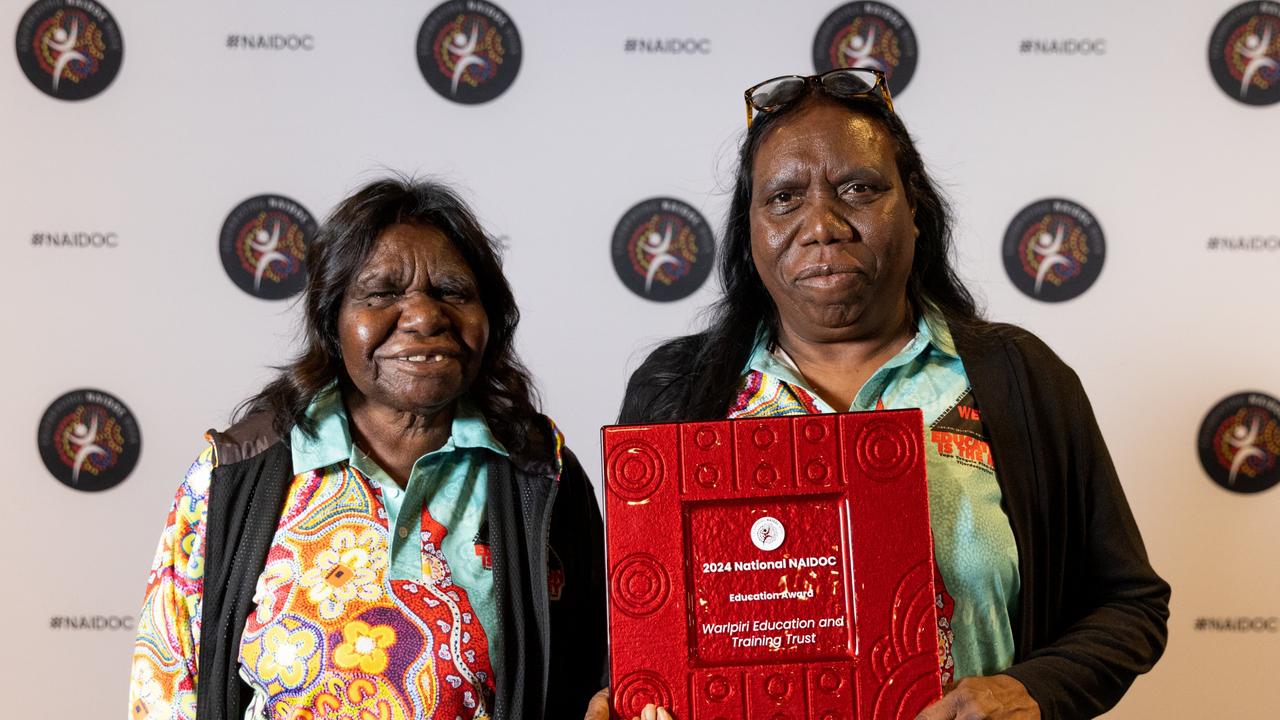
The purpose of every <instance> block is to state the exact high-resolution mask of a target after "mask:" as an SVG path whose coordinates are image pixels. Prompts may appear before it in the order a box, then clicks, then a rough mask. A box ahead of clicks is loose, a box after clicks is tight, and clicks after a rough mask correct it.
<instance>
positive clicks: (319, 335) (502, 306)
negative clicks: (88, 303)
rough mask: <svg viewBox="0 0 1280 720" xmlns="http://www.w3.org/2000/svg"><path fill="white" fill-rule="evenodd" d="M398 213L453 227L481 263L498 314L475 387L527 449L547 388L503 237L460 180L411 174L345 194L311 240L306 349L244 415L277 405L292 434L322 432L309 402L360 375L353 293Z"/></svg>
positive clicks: (475, 394) (487, 302) (485, 300)
mask: <svg viewBox="0 0 1280 720" xmlns="http://www.w3.org/2000/svg"><path fill="white" fill-rule="evenodd" d="M398 223H407V224H415V225H425V226H430V227H433V228H435V229H437V230H439V231H440V232H442V233H444V235H445V237H447V238H448V239H449V241H450V242H452V243H453V245H454V247H455V248H457V250H458V252H459V253H460V254H461V255H462V257H463V259H465V260H466V262H467V265H469V266H470V267H471V271H472V272H473V273H475V276H476V282H477V284H478V285H479V288H480V301H481V304H482V305H483V306H484V311H485V314H486V315H488V318H489V341H488V344H487V345H486V346H485V351H484V357H483V359H482V360H481V364H480V372H479V375H478V376H477V377H476V380H475V382H474V383H473V384H472V385H471V388H470V389H469V391H468V393H469V396H470V397H471V399H472V401H473V402H475V404H476V406H477V407H478V409H479V410H480V412H481V413H482V414H483V415H484V418H485V420H486V421H487V422H488V424H489V427H490V429H491V430H492V431H493V434H494V436H495V437H497V439H498V440H499V441H500V442H502V444H503V445H504V446H505V447H506V448H507V450H508V452H512V453H515V452H517V451H518V450H520V449H522V448H523V447H524V445H525V443H526V440H527V439H528V438H527V437H526V434H527V433H528V432H529V430H530V428H531V427H533V423H534V422H535V418H536V417H537V415H538V411H537V409H536V407H537V397H536V391H535V390H534V388H533V383H532V381H531V380H530V378H529V372H528V370H526V369H525V367H524V365H523V364H522V363H521V362H520V359H519V358H518V357H517V356H516V352H515V348H514V346H513V341H514V338H515V330H516V324H517V323H518V322H519V321H520V311H519V310H518V309H517V308H516V301H515V297H514V296H513V295H512V293H511V286H510V285H508V284H507V279H506V277H505V276H504V275H503V274H502V264H501V260H500V259H499V256H498V251H497V249H496V245H495V243H494V241H493V239H491V238H490V237H489V236H488V235H487V234H486V233H485V231H484V230H483V229H482V228H481V227H480V224H479V222H477V221H476V218H475V215H474V214H473V213H472V212H471V210H470V208H468V207H467V205H466V203H464V202H463V201H462V200H461V199H460V198H459V197H458V195H457V194H456V193H455V192H454V191H453V190H451V189H449V188H448V187H446V186H444V185H442V184H440V183H437V182H431V181H423V180H413V179H409V178H403V177H393V178H387V179H384V180H378V181H375V182H372V183H370V184H368V185H366V186H364V187H363V188H361V189H360V190H358V191H356V193H355V194H353V195H351V196H350V197H348V198H347V199H345V200H343V201H342V202H341V203H339V204H338V206H337V208H335V209H334V211H333V213H332V214H331V215H330V216H329V218H328V220H326V221H325V224H324V226H323V227H322V228H321V229H320V233H319V235H318V236H317V237H316V240H315V242H313V243H312V244H311V245H310V247H308V248H307V286H306V290H305V294H304V295H303V301H304V305H305V315H304V316H303V348H302V351H301V352H300V353H299V354H298V356H297V357H296V358H295V359H294V360H293V362H291V363H289V364H288V365H285V366H283V367H281V368H279V370H280V374H279V376H277V377H276V379H275V380H273V381H272V382H271V383H269V384H268V385H267V386H266V387H264V388H263V389H262V390H261V391H260V392H259V393H258V394H257V395H255V396H253V397H251V398H249V399H248V400H246V401H245V402H244V403H243V404H241V406H240V408H239V409H238V410H237V415H238V416H244V415H249V414H252V413H258V412H266V413H270V414H271V415H272V417H273V424H274V427H275V429H276V431H277V432H279V433H280V434H281V435H282V436H284V437H286V438H287V437H288V433H289V431H290V430H291V429H292V428H293V427H295V426H297V427H299V428H301V429H302V430H303V431H304V432H306V433H308V434H314V432H315V425H314V423H313V422H312V421H311V420H310V419H309V418H307V416H306V409H307V407H308V406H309V405H310V404H311V402H312V400H314V399H315V397H316V395H317V394H318V393H319V392H320V391H321V390H323V389H324V388H325V387H326V386H328V385H329V383H331V382H333V381H334V380H338V381H339V383H344V382H350V378H349V377H348V376H347V372H346V368H345V366H344V365H343V362H342V355H341V352H340V349H339V342H338V311H339V309H340V308H341V306H342V299H343V296H344V295H345V293H346V290H347V287H348V286H349V285H350V284H351V281H352V279H353V278H354V277H355V276H356V274H357V273H359V272H360V269H361V268H362V267H364V264H365V261H366V260H367V259H368V257H369V255H370V253H371V252H372V251H373V248H374V245H375V243H376V242H377V240H378V236H379V235H381V234H382V231H383V230H385V229H387V228H388V227H390V226H392V225H395V224H398Z"/></svg>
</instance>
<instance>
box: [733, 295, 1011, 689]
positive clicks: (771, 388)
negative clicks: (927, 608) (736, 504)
mask: <svg viewBox="0 0 1280 720" xmlns="http://www.w3.org/2000/svg"><path fill="white" fill-rule="evenodd" d="M772 345H773V342H772V339H771V338H769V337H768V336H767V335H765V334H764V333H761V335H760V337H759V338H758V339H757V341H756V346H755V348H754V350H753V351H752V353H751V357H750V359H749V360H748V362H747V366H746V367H745V368H744V369H743V382H742V388H741V392H740V393H739V396H738V399H737V401H736V402H735V403H734V406H733V408H732V409H731V410H730V413H729V415H730V417H760V416H775V415H795V414H800V413H826V412H835V409H834V408H832V407H831V405H830V404H828V403H827V402H826V401H824V400H823V399H822V398H821V397H820V396H819V395H818V393H817V392H815V391H813V390H812V389H811V387H812V386H811V384H810V383H809V382H808V381H807V380H805V378H804V375H803V374H802V373H801V372H800V370H799V369H798V368H797V367H796V365H795V363H794V362H793V361H792V360H791V358H790V357H788V356H787V354H786V353H785V352H784V351H783V350H782V349H781V348H780V347H771V346H772ZM878 407H884V408H887V409H891V410H892V409H901V408H920V409H921V411H922V413H923V415H924V425H925V427H924V434H925V443H924V444H925V465H926V468H927V472H928V482H929V514H930V525H931V526H932V529H933V538H934V551H935V552H934V557H935V560H936V562H937V565H938V572H939V575H940V576H941V580H942V585H943V586H944V587H942V588H940V589H939V615H940V616H941V617H940V619H939V643H940V653H939V656H940V660H939V662H940V664H941V665H942V671H943V675H944V679H958V678H962V677H966V676H971V675H986V674H990V673H993V672H998V671H1000V670H1003V669H1004V668H1006V667H1008V666H1009V665H1010V664H1012V662H1013V651H1014V644H1013V627H1012V624H1011V620H1010V618H1011V617H1012V615H1013V613H1014V611H1015V610H1016V606H1017V600H1018V588H1019V583H1020V579H1019V577H1018V550H1017V544H1016V541H1015V540H1014V537H1013V529H1012V528H1011V527H1010V525H1009V518H1008V516H1007V515H1005V512H1004V509H1003V508H1002V507H1001V504H1000V501H1001V491H1000V485H999V483H998V482H997V481H996V471H995V467H994V465H993V463H992V461H991V452H990V448H989V447H988V445H987V436H986V429H985V427H984V426H983V425H982V421H981V410H980V408H978V406H977V402H976V400H975V398H974V396H973V392H972V388H971V386H970V383H969V376H968V374H967V373H966V372H965V369H964V363H963V362H962V361H961V359H960V355H959V354H958V353H957V352H956V348H955V343H954V342H953V340H952V337H951V332H950V330H949V329H948V328H947V324H946V321H945V320H943V319H942V318H941V317H939V316H936V315H932V314H928V313H926V314H925V315H924V316H922V317H921V318H920V320H919V321H918V322H917V323H916V334H915V337H913V338H912V339H911V341H910V342H908V343H907V345H906V346H905V347H904V348H902V350H900V351H899V352H898V353H897V354H896V355H894V356H893V357H892V358H890V359H889V361H888V362H886V363H885V364H884V365H882V366H881V367H880V368H879V369H877V370H876V371H875V373H873V374H872V376H871V377H870V378H869V379H868V380H867V381H866V383H865V384H863V386H862V387H861V388H860V389H859V390H858V392H857V394H856V395H855V396H854V398H853V402H852V403H851V404H850V405H849V407H848V408H846V409H847V410H851V411H858V410H875V409H877V408H878Z"/></svg>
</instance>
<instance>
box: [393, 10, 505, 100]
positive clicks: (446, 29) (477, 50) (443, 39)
mask: <svg viewBox="0 0 1280 720" xmlns="http://www.w3.org/2000/svg"><path fill="white" fill-rule="evenodd" d="M521 53H522V50H521V46H520V31H518V30H517V29H516V24H515V23H514V22H512V21H511V16H509V15H507V13H505V12H504V11H503V10H502V8H500V7H498V6H497V5H494V4H493V3H488V2H484V0H453V1H452V2H447V3H444V4H443V5H440V6H439V7H437V8H436V9H435V10H432V11H431V14H430V15H428V16H427V19H426V20H424V21H423V22H422V28H421V29H420V30H418V69H419V70H421V71H422V77H424V78H426V80H427V84H428V85H430V86H431V89H432V90H435V91H436V92H438V93H440V94H441V95H443V96H444V97H445V98H447V99H449V100H452V101H454V102H458V103H462V104H464V105H475V104H478V103H483V102H489V101H490V100H492V99H494V98H496V97H498V96H499V95H501V94H502V93H504V92H506V91H507V88H509V87H511V83H513V82H515V79H516V74H517V73H519V72H520V57H521Z"/></svg>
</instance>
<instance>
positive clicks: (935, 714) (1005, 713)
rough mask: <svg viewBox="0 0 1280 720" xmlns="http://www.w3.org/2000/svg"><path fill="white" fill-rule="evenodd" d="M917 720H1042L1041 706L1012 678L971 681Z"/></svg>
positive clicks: (949, 691)
mask: <svg viewBox="0 0 1280 720" xmlns="http://www.w3.org/2000/svg"><path fill="white" fill-rule="evenodd" d="M916 720H1040V706H1039V705H1037V704H1036V701H1035V700H1032V699H1031V696H1030V695H1028V694H1027V688H1026V687H1025V686H1023V684H1022V683H1020V682H1018V681H1017V680H1016V679H1014V678H1013V677H1011V676H1009V675H988V676H984V677H968V678H965V679H963V680H961V681H960V682H958V683H956V684H955V685H954V686H952V687H951V688H950V689H949V690H948V691H947V693H946V694H945V695H943V696H942V699H941V700H939V701H938V702H936V703H934V704H932V705H930V706H929V707H927V708H925V710H924V712H922V713H920V714H919V715H917V716H916Z"/></svg>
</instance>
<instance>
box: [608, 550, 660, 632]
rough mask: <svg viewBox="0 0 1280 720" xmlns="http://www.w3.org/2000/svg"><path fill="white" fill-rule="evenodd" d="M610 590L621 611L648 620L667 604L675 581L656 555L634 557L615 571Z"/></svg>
mask: <svg viewBox="0 0 1280 720" xmlns="http://www.w3.org/2000/svg"><path fill="white" fill-rule="evenodd" d="M610 587H611V589H612V591H613V592H612V598H613V602H614V603H615V604H616V605H617V607H618V609H619V610H621V611H622V612H624V613H626V614H628V615H631V616H632V617H644V616H646V615H652V614H653V613H655V612H657V611H658V609H659V608H661V607H662V606H663V604H665V603H666V602H667V597H668V596H669V595H670V594H671V578H670V577H669V576H668V575H667V571H666V568H664V567H662V564H661V563H659V562H658V561H657V559H655V558H654V557H653V556H652V555H649V554H646V553H634V554H631V555H628V556H627V557H625V558H623V559H622V562H620V563H618V565H617V566H616V567H615V568H614V569H613V579H612V581H611V584H610Z"/></svg>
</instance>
